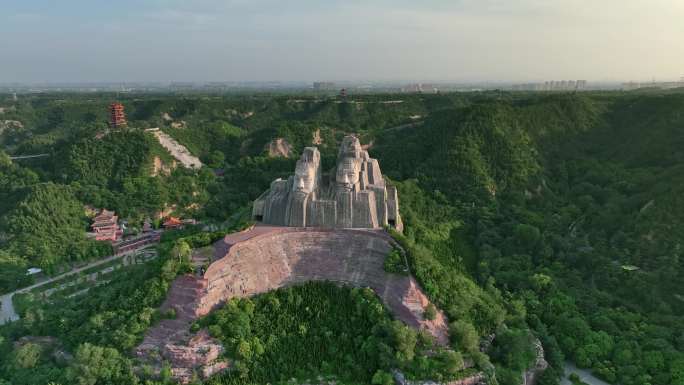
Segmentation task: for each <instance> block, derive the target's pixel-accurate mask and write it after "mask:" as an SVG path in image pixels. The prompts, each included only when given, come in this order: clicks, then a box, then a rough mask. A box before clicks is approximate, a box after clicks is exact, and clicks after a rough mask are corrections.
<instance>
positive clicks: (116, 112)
mask: <svg viewBox="0 0 684 385" xmlns="http://www.w3.org/2000/svg"><path fill="white" fill-rule="evenodd" d="M126 125H127V124H126V115H125V114H124V106H123V104H121V103H112V104H110V105H109V126H110V127H111V128H120V127H125V126H126Z"/></svg>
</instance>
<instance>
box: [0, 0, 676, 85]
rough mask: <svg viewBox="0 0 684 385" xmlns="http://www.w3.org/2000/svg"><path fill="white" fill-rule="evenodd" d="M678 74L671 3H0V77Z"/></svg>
mask: <svg viewBox="0 0 684 385" xmlns="http://www.w3.org/2000/svg"><path fill="white" fill-rule="evenodd" d="M683 76H684V0H347V1H342V0H317V1H314V0H192V1H189V0H187V1H181V0H59V1H57V0H0V82H3V83H7V82H127V81H128V82H137V81H154V82H168V81H316V80H319V81H345V80H346V81H423V82H427V81H444V82H478V81H491V82H497V81H513V82H524V81H544V80H564V79H587V80H590V81H626V80H636V81H650V80H652V79H655V80H657V81H659V80H662V81H665V80H679V79H680V78H681V77H683Z"/></svg>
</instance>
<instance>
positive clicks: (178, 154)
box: [153, 131, 202, 169]
mask: <svg viewBox="0 0 684 385" xmlns="http://www.w3.org/2000/svg"><path fill="white" fill-rule="evenodd" d="M153 134H154V136H155V137H156V138H157V140H158V141H159V144H161V145H162V146H163V147H164V148H165V149H167V150H168V151H169V153H170V154H171V155H172V156H173V157H174V158H176V160H178V161H179V162H180V163H181V164H182V165H183V166H184V167H186V168H194V169H199V168H202V162H201V161H200V160H199V158H198V157H196V156H194V155H192V154H191V153H190V151H188V149H187V148H185V146H183V145H182V144H180V143H178V142H177V141H176V140H175V139H173V138H172V137H171V136H169V135H168V134H166V133H165V132H163V131H154V132H153Z"/></svg>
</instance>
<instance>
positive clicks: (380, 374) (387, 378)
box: [371, 370, 394, 385]
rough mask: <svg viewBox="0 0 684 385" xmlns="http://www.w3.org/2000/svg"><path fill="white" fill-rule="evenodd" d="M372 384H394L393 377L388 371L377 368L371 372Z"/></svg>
mask: <svg viewBox="0 0 684 385" xmlns="http://www.w3.org/2000/svg"><path fill="white" fill-rule="evenodd" d="M371 384H373V385H392V384H394V378H392V375H391V374H390V373H387V372H385V371H383V370H378V371H377V372H375V374H373V379H372V380H371Z"/></svg>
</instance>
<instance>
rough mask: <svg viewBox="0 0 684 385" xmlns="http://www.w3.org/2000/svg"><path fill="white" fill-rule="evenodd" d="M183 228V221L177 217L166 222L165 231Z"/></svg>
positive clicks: (169, 218)
mask: <svg viewBox="0 0 684 385" xmlns="http://www.w3.org/2000/svg"><path fill="white" fill-rule="evenodd" d="M180 227H183V221H181V220H180V219H178V218H176V217H168V218H167V219H166V220H165V221H164V228H165V229H177V228H180Z"/></svg>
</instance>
